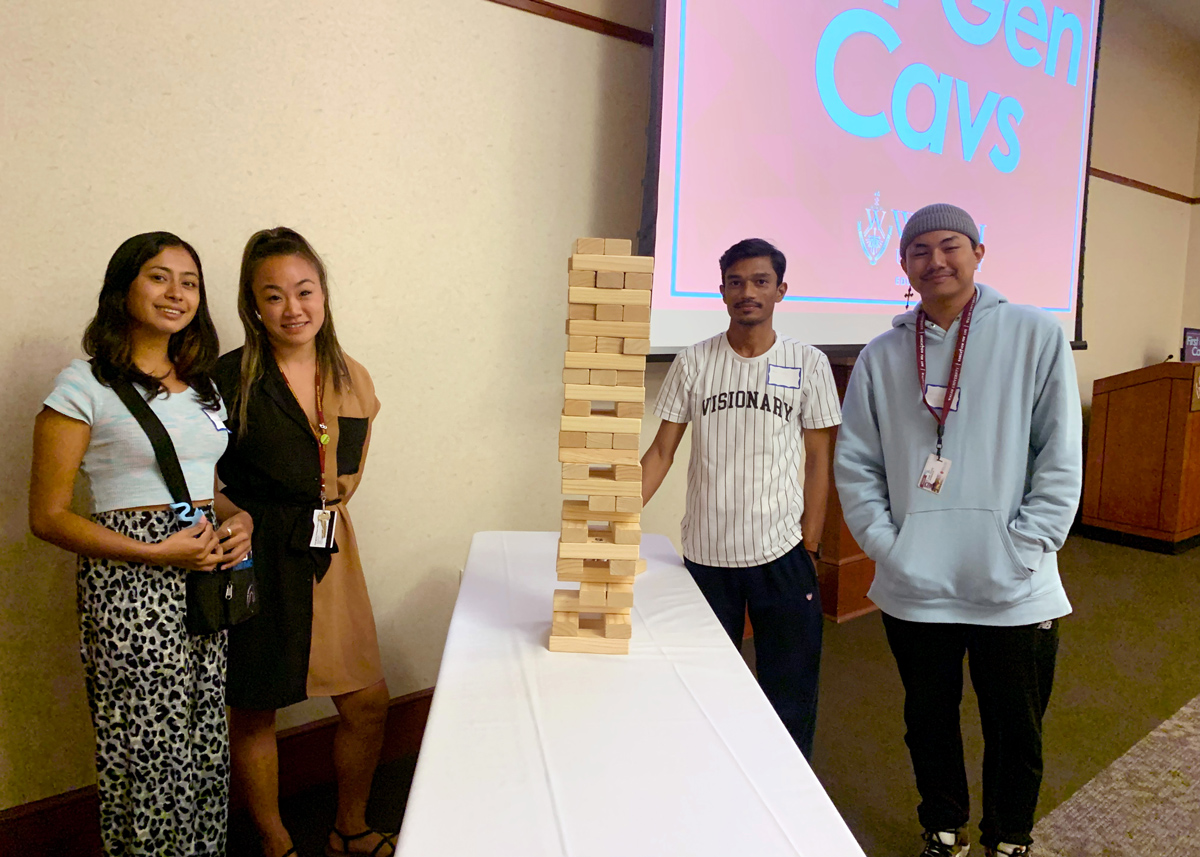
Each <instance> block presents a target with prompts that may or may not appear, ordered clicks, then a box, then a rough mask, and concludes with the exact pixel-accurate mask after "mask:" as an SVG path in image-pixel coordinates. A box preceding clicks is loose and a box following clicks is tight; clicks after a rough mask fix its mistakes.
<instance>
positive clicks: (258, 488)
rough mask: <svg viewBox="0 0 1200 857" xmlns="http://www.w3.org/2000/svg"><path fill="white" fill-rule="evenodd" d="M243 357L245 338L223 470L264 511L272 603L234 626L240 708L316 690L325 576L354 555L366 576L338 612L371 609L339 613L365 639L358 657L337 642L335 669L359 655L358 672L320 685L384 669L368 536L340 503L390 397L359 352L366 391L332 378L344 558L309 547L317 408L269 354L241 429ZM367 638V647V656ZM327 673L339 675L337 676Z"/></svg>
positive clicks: (342, 687) (232, 381)
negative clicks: (312, 680)
mask: <svg viewBox="0 0 1200 857" xmlns="http://www.w3.org/2000/svg"><path fill="white" fill-rule="evenodd" d="M241 359H242V349H241V348H239V349H237V350H235V351H231V352H230V353H228V354H226V355H224V356H223V357H221V359H220V360H219V361H218V363H217V370H216V373H215V380H216V382H217V387H218V389H219V390H220V392H221V396H222V398H223V399H224V400H225V403H226V407H227V409H228V411H229V419H228V425H229V428H230V430H231V433H232V434H231V439H230V444H229V449H228V451H227V452H226V453H225V455H224V456H223V457H222V458H221V460H220V462H219V463H218V465H217V474H218V476H220V478H221V481H222V482H223V483H224V485H225V488H224V492H225V495H226V496H227V497H228V498H229V499H230V500H231V501H232V502H233V503H235V504H236V505H237V506H238V507H239V508H241V509H243V510H245V511H246V512H249V513H250V516H251V518H253V520H254V536H253V545H252V547H253V551H254V568H255V574H256V576H257V578H258V586H259V599H260V605H261V607H260V612H259V614H258V615H257V616H255V617H254V618H253V619H250V620H248V621H246V622H243V623H242V624H240V625H237V626H235V627H233V628H231V629H230V632H229V667H228V676H227V683H226V701H227V703H228V704H229V705H231V706H233V707H235V708H248V709H260V710H266V709H276V708H283V707H285V706H288V705H292V704H293V703H296V702H299V701H301V700H303V699H306V698H307V697H308V696H309V695H310V694H309V689H310V685H309V668H310V652H311V651H312V648H313V639H314V638H313V635H314V630H313V602H314V590H313V584H314V581H317V582H320V581H321V580H322V578H323V577H324V575H325V574H326V572H327V571H329V569H330V566H331V563H333V564H334V566H335V571H334V572H333V573H331V574H330V577H335V576H339V575H341V574H345V573H347V562H346V561H349V562H350V564H351V565H352V568H350V569H349V570H348V573H349V574H351V575H353V574H354V573H355V572H357V575H358V580H357V581H354V580H351V581H350V587H351V590H350V591H351V597H350V598H349V599H345V598H344V596H343V595H335V596H334V597H337V598H341V599H343V600H348V601H349V602H350V606H349V607H345V605H343V604H340V603H339V604H338V605H337V606H336V607H335V608H333V609H334V610H335V612H336V611H337V610H341V609H343V608H344V609H350V610H353V611H355V612H356V613H357V614H361V613H363V612H365V613H366V615H365V616H362V615H355V616H353V617H351V619H352V620H353V621H349V622H347V621H338V622H334V623H333V624H334V625H335V626H349V627H352V628H353V629H355V633H357V634H358V635H359V638H358V639H356V640H353V641H351V642H350V643H349V644H343V648H345V646H346V645H349V646H350V647H351V648H352V649H353V650H354V651H352V653H351V656H350V657H346V654H345V652H344V651H337V652H335V653H334V657H332V658H331V661H332V662H334V663H335V669H336V668H337V667H339V666H340V665H341V664H342V663H343V662H346V661H356V662H355V663H351V665H350V670H349V671H350V672H351V673H353V675H352V676H350V677H349V678H347V679H343V680H334V681H333V682H332V686H333V687H335V688H337V689H335V690H327V689H326V690H323V691H321V690H319V691H318V693H317V694H313V695H326V694H332V693H340V692H348V691H350V690H357V689H359V688H360V687H365V686H367V685H369V684H370V683H372V682H373V681H377V680H378V679H379V678H381V677H382V671H381V669H380V667H379V654H378V643H377V642H376V640H375V629H374V619H373V617H372V616H371V613H370V605H369V600H367V595H366V588H365V582H363V581H362V569H361V564H360V563H359V561H358V550H357V544H356V543H355V540H354V534H353V529H352V528H351V527H350V522H349V516H348V515H347V514H345V511H344V505H339V504H342V503H343V501H345V500H346V499H348V498H349V496H350V494H351V493H352V492H353V490H354V487H356V486H357V483H358V479H359V478H360V476H361V465H362V463H363V460H364V458H365V452H366V446H367V438H368V434H369V426H370V422H371V418H373V417H374V415H375V411H376V410H378V402H377V401H375V395H374V388H373V387H372V385H371V382H370V377H369V376H368V375H367V374H366V370H365V369H363V368H362V367H361V366H359V365H358V364H357V363H355V362H354V361H348V362H349V363H350V364H351V379H352V381H353V382H354V388H355V392H357V393H359V395H357V396H356V395H355V394H354V393H345V392H344V393H343V394H341V395H336V394H334V391H333V388H332V384H329V383H327V384H326V387H325V390H326V392H325V395H324V403H325V413H326V422H327V423H329V424H330V426H329V434H330V435H331V441H330V443H329V445H328V446H327V455H326V457H327V461H326V471H327V472H326V483H327V488H326V493H327V494H328V495H329V497H330V500H329V503H330V505H332V506H334V507H335V508H339V509H340V510H342V514H341V515H340V518H341V519H343V520H340V521H339V525H338V529H337V533H338V537H337V542H338V547H335V549H334V552H337V551H338V550H339V549H341V551H342V555H340V556H339V557H337V560H336V561H335V560H334V557H333V556H332V554H331V552H330V551H328V550H323V549H319V548H311V547H309V540H310V537H311V535H312V512H313V510H314V509H316V508H318V507H319V506H320V466H319V464H318V454H317V439H316V437H315V436H314V435H313V431H312V428H311V427H310V425H309V422H308V417H307V416H306V415H305V413H304V411H303V409H302V408H301V407H300V404H299V403H298V402H297V401H296V398H295V396H293V395H292V392H291V390H290V389H289V388H288V385H287V381H286V380H285V379H284V377H283V374H282V373H281V372H280V371H279V367H278V365H277V364H276V363H275V361H274V359H273V358H271V357H269V356H268V358H267V360H266V361H265V365H264V367H263V370H264V371H263V377H262V378H261V379H260V380H259V381H258V382H257V383H256V384H255V385H254V387H252V388H251V390H250V399H249V409H248V412H247V420H248V423H249V425H248V430H247V431H246V432H245V433H244V434H242V433H240V432H239V429H240V424H239V422H238V410H239V401H238V399H239V396H240V387H241ZM364 388H365V389H364ZM343 521H344V523H343ZM341 584H342V581H339V582H338V585H337V586H335V585H333V584H332V583H331V584H330V585H328V586H326V587H325V588H326V589H328V590H329V591H330V592H331V593H334V592H338V593H340V592H343V590H339V589H338V586H340V585H341ZM359 584H361V585H359ZM356 586H357V589H356V588H354V587H356ZM358 590H361V592H360V591H358ZM326 612H328V606H327V609H326ZM333 633H335V634H336V633H337V632H336V631H335V632H333ZM333 644H334V645H338V644H339V642H338V641H334V643H333ZM358 649H362V650H363V651H362V653H361V655H359V653H358V652H357V650H358ZM347 682H348V683H347ZM319 684H320V686H322V687H328V686H330V682H328V681H323V682H320V683H319Z"/></svg>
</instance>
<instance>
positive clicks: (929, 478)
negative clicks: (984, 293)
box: [917, 288, 979, 494]
mask: <svg viewBox="0 0 1200 857" xmlns="http://www.w3.org/2000/svg"><path fill="white" fill-rule="evenodd" d="M978 302H979V289H978V288H977V289H976V290H975V295H974V296H973V297H972V298H971V302H970V303H968V304H967V306H966V308H965V309H963V311H962V315H961V316H960V317H959V322H958V339H957V341H956V342H955V344H954V362H953V363H952V364H951V365H950V378H949V380H947V381H946V394H945V397H944V398H943V399H942V406H941V407H940V408H935V407H934V406H933V405H931V404H929V397H928V394H927V391H926V385H925V311H924V310H920V311H918V312H917V379H918V381H919V382H920V384H921V402H922V403H923V404H924V405H925V407H926V409H928V411H929V413H931V414H933V418H934V419H935V420H937V448H936V449H935V450H934V451H933V452H931V453H930V454H929V457H928V458H926V459H925V467H924V468H922V470H921V478H920V479H918V480H917V487H918V488H920V489H921V490H922V491H928V492H930V493H931V494H940V493H941V491H942V488H943V486H944V485H945V484H946V476H947V475H948V474H949V472H950V459H948V458H943V457H942V439H943V438H944V436H945V434H946V420H947V419H948V418H949V416H950V411H951V409H952V408H953V406H955V405H956V404H957V399H958V392H959V390H958V382H959V378H960V376H961V375H962V365H963V357H964V355H965V354H966V353H967V335H968V334H969V333H970V331H971V317H972V316H973V315H974V314H975V304H976V303H978Z"/></svg>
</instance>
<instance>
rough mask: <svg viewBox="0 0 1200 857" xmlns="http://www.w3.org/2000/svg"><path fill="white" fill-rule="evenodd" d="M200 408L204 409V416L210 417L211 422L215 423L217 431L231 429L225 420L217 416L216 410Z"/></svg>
mask: <svg viewBox="0 0 1200 857" xmlns="http://www.w3.org/2000/svg"><path fill="white" fill-rule="evenodd" d="M200 410H202V411H204V416H206V417H208V419H209V422H211V423H212V424H213V428H215V429H216V430H217V431H229V429H228V428H227V427H226V425H225V421H224V420H223V419H221V418H220V417H219V416H217V412H216V411H210V410H207V409H206V408H201V409H200Z"/></svg>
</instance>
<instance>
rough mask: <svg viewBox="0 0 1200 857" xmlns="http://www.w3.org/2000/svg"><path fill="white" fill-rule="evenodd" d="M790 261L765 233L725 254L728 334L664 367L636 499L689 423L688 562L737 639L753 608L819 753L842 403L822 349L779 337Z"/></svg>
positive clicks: (762, 673) (796, 714) (788, 696)
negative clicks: (824, 603)
mask: <svg viewBox="0 0 1200 857" xmlns="http://www.w3.org/2000/svg"><path fill="white" fill-rule="evenodd" d="M786 264H787V263H786V260H785V259H784V256H783V254H782V253H781V252H779V250H778V249H776V248H775V247H774V246H772V245H771V244H769V243H768V242H766V241H763V240H762V239H758V238H751V239H746V240H745V241H740V242H738V243H737V244H735V245H733V246H732V247H730V248H729V249H728V250H727V251H725V254H724V255H723V256H721V260H720V266H721V297H722V299H723V300H724V302H725V306H726V308H727V309H728V311H729V318H730V322H729V329H728V330H726V331H725V332H723V333H720V334H718V335H716V336H714V337H712V338H711V339H707V340H705V341H703V342H700V343H697V344H696V345H693V346H691V347H689V348H686V349H684V350H683V351H682V352H680V354H679V355H678V356H677V357H676V358H675V361H674V363H673V364H672V366H671V369H670V371H669V372H668V373H667V377H666V380H665V381H664V382H663V387H662V390H661V391H660V393H659V396H658V401H657V402H656V403H655V412H656V413H657V414H658V415H659V416H660V417H661V418H662V423H661V424H660V425H659V429H658V434H657V435H656V436H655V438H654V442H653V443H652V444H651V445H650V448H649V449H648V450H647V451H646V454H645V455H644V456H643V457H642V501H643V503H648V502H649V501H650V498H651V497H653V496H654V492H655V491H657V490H658V487H659V485H661V484H662V481H663V478H664V477H665V476H666V475H667V471H668V470H669V469H670V467H671V463H672V462H673V461H674V458H675V451H676V450H677V449H678V448H679V443H680V441H681V440H682V439H683V434H684V432H685V431H686V430H687V426H688V423H689V422H690V423H694V424H695V428H694V431H693V435H692V451H691V460H690V461H689V463H688V488H687V503H686V509H685V512H684V517H683V526H682V542H683V555H684V563H685V564H686V565H687V568H688V571H690V572H691V574H692V577H693V579H695V581H696V583H697V585H698V586H699V587H700V591H701V592H703V593H704V597H705V598H706V599H707V600H708V603H709V605H710V606H711V607H712V609H713V612H714V613H716V615H717V618H718V619H719V620H720V622H721V625H722V626H723V627H724V628H725V631H726V632H727V633H728V634H729V636H730V638H731V639H732V640H733V642H734V645H737V646H740V644H741V640H742V634H743V631H744V628H745V617H746V613H747V611H748V612H749V614H750V621H751V623H752V624H753V626H754V648H755V656H756V663H757V668H758V681H759V684H760V685H761V686H762V689H763V691H764V692H765V693H766V695H767V698H768V699H769V700H770V701H771V704H772V705H773V706H774V708H775V711H776V713H777V714H778V715H779V718H780V719H781V720H782V721H783V724H784V726H786V727H787V730H788V732H790V733H791V735H792V738H793V739H794V740H795V741H796V744H797V746H799V748H800V750H801V752H802V753H804V755H805V757H806V758H811V756H812V741H813V730H814V727H815V725H816V716H817V679H818V675H819V671H820V663H821V623H822V618H821V597H820V592H819V590H818V586H817V573H816V567H815V566H814V564H813V558H812V556H810V552H811V553H815V552H816V550H817V548H818V540H819V539H820V536H821V530H822V528H823V526H824V519H825V501H826V498H827V497H828V494H829V482H830V460H831V454H832V442H831V438H832V434H833V427H834V426H836V425H837V424H838V423H840V422H841V409H840V406H839V404H838V396H837V389H836V387H835V386H834V383H833V374H832V372H831V371H830V369H829V361H828V359H826V357H825V355H824V354H822V353H821V352H820V351H818V350H817V349H815V348H813V347H812V346H810V345H803V344H801V343H800V342H797V341H796V340H794V339H789V338H787V337H785V336H779V335H777V334H776V333H775V330H774V327H773V323H772V322H773V317H774V312H775V305H776V304H778V303H779V302H780V301H782V300H783V296H784V294H786V293H787V283H786V282H784V279H783V276H784V271H785V268H786ZM801 468H803V475H802V474H801Z"/></svg>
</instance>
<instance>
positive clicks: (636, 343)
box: [571, 321, 650, 354]
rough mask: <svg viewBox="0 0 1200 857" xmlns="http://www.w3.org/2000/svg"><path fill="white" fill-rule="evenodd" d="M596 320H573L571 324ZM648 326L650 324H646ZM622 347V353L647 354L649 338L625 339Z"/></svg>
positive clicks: (598, 342) (595, 322)
mask: <svg viewBox="0 0 1200 857" xmlns="http://www.w3.org/2000/svg"><path fill="white" fill-rule="evenodd" d="M599 323H600V322H598V321H573V322H571V324H599ZM646 326H647V327H649V326H650V325H646ZM624 343H625V344H624V346H623V347H622V353H623V354H649V353H650V340H649V339H626V340H625V341H624ZM596 350H597V351H599V350H600V339H597V340H596Z"/></svg>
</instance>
